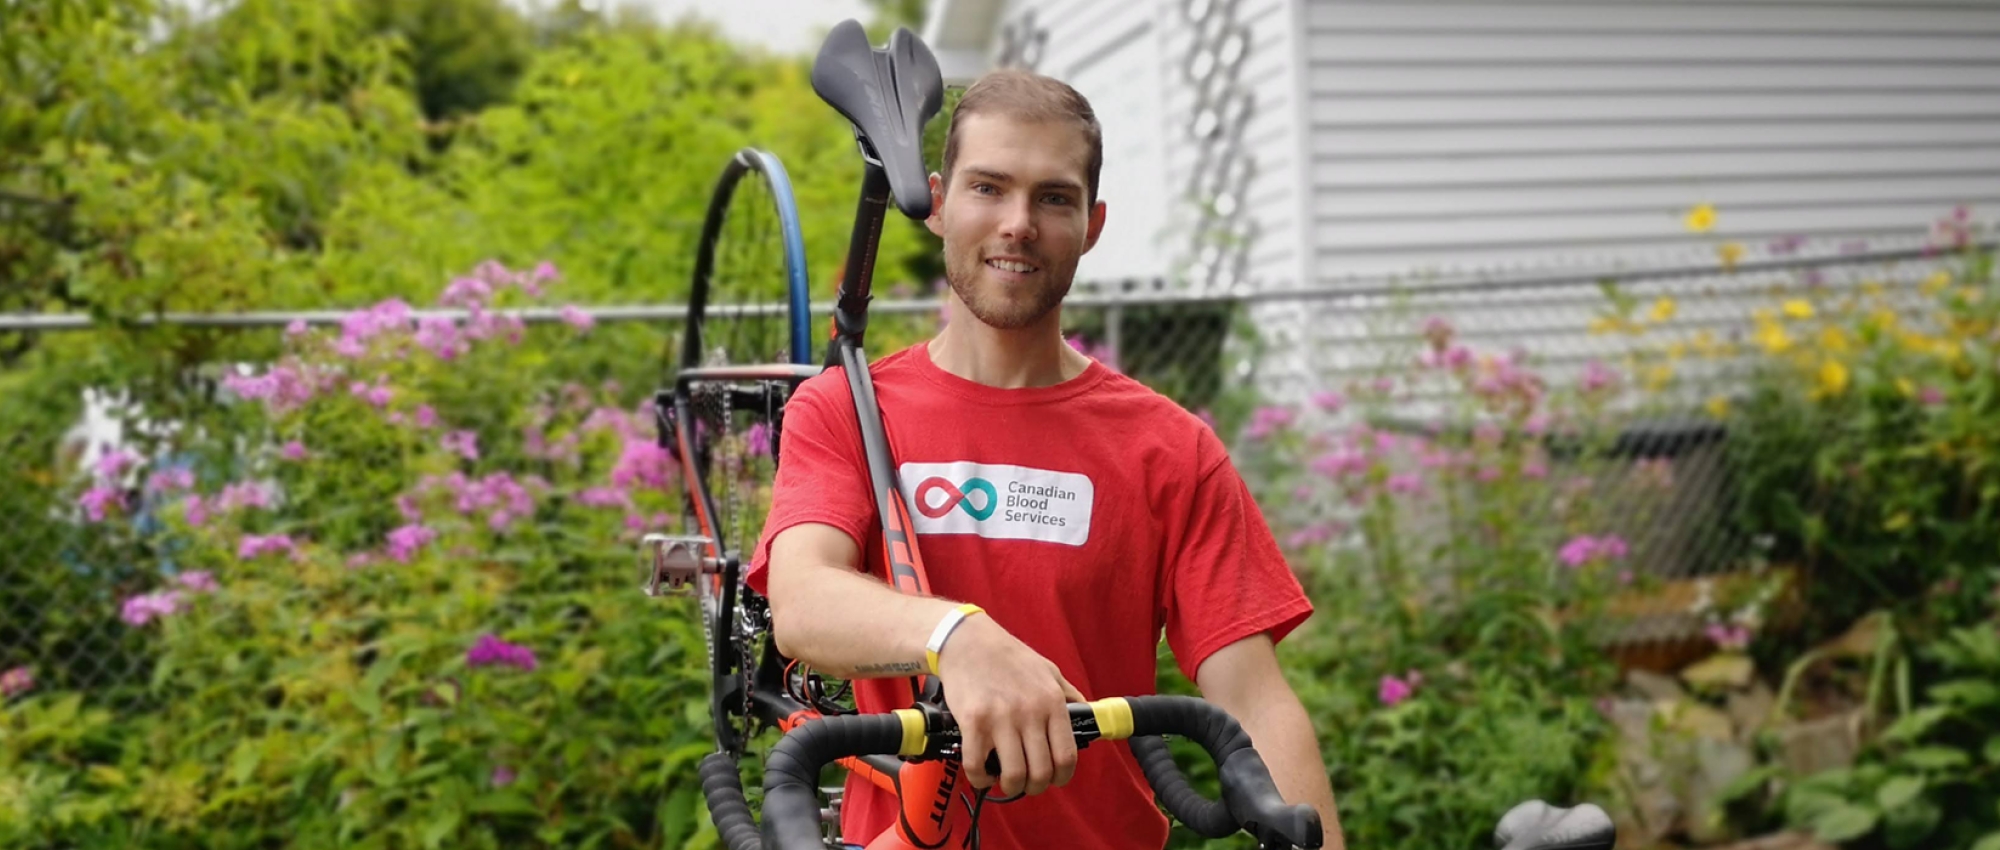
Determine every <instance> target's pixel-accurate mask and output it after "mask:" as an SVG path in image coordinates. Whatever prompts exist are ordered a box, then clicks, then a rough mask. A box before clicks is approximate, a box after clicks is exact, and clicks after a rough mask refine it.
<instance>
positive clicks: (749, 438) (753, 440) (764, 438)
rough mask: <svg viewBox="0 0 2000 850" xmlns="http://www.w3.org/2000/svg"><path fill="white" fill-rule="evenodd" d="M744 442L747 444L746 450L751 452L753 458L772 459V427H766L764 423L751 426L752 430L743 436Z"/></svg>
mask: <svg viewBox="0 0 2000 850" xmlns="http://www.w3.org/2000/svg"><path fill="white" fill-rule="evenodd" d="M743 442H744V444H745V445H744V450H745V451H747V452H749V453H750V456H751V457H770V456H771V428H770V426H768V425H765V424H764V423H762V422H757V423H754V424H752V425H751V426H750V430H749V431H748V432H747V433H745V434H744V435H743Z"/></svg>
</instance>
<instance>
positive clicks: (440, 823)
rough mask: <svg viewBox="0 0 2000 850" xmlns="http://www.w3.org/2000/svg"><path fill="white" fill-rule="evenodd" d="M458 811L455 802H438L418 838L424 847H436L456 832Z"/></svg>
mask: <svg viewBox="0 0 2000 850" xmlns="http://www.w3.org/2000/svg"><path fill="white" fill-rule="evenodd" d="M458 820H459V810H458V805H457V801H450V802H440V803H439V804H438V807H437V809H435V810H434V811H432V813H431V819H430V822H429V823H426V824H424V831H423V834H422V835H421V836H420V837H421V838H422V840H423V842H424V846H425V847H438V846H441V845H443V844H444V840H445V839H446V838H447V837H449V836H450V835H451V834H452V833H453V832H456V831H458Z"/></svg>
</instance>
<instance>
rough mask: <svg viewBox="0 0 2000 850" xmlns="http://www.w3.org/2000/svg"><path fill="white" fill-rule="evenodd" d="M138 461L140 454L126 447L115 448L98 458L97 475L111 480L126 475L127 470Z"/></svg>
mask: <svg viewBox="0 0 2000 850" xmlns="http://www.w3.org/2000/svg"><path fill="white" fill-rule="evenodd" d="M138 462H139V456H138V455H135V454H133V453H131V452H128V451H126V450H124V449H113V450H112V451H110V452H107V453H105V455H104V456H103V457H101V458H98V459H97V477H99V478H102V479H104V480H106V481H110V480H112V479H114V478H117V477H118V476H121V475H124V474H125V470H127V469H131V468H132V466H133V464H136V463H138Z"/></svg>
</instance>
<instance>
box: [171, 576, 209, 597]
mask: <svg viewBox="0 0 2000 850" xmlns="http://www.w3.org/2000/svg"><path fill="white" fill-rule="evenodd" d="M174 581H175V582H178V583H179V584H180V586H182V587H185V588H187V589H189V590H192V591H194V592H196V593H210V592H213V591H214V590H215V589H216V584H215V574H214V573H211V572H209V571H207V570H190V571H188V572H184V573H181V574H180V575H177V576H174Z"/></svg>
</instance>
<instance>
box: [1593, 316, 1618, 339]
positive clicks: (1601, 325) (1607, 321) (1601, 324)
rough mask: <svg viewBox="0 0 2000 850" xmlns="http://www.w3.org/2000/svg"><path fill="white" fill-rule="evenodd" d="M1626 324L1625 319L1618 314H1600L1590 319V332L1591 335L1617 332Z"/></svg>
mask: <svg viewBox="0 0 2000 850" xmlns="http://www.w3.org/2000/svg"><path fill="white" fill-rule="evenodd" d="M1624 326H1625V320H1624V319H1621V318H1618V317H1617V316H1598V317H1597V318H1595V319H1591V320H1590V334H1591V336H1603V335H1605V334H1609V333H1617V332H1618V330H1619V329H1620V328H1622V327H1624Z"/></svg>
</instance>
